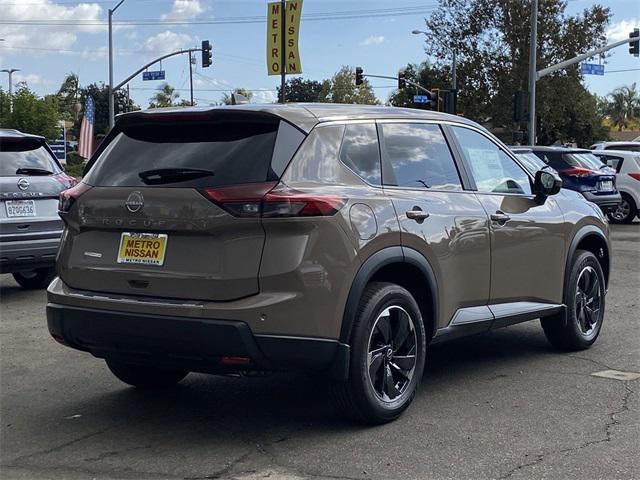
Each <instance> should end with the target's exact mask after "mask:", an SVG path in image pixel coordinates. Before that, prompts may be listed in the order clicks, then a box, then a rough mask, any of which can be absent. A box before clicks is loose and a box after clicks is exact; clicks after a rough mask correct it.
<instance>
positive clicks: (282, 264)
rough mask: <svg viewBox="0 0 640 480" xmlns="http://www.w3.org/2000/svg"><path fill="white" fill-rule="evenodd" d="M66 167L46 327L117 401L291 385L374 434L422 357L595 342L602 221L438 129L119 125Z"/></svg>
mask: <svg viewBox="0 0 640 480" xmlns="http://www.w3.org/2000/svg"><path fill="white" fill-rule="evenodd" d="M87 170H88V172H87V174H86V176H85V177H84V179H83V180H82V182H81V183H79V184H78V185H77V186H75V187H74V188H72V189H70V190H67V191H65V192H63V193H62V194H61V200H60V215H61V216H62V218H63V220H64V222H65V225H66V233H65V236H64V239H63V242H62V245H61V249H60V258H59V262H58V275H59V278H56V279H55V280H54V281H53V282H52V284H51V285H50V287H49V289H48V302H49V303H48V305H47V317H48V326H49V330H50V332H51V334H52V336H53V337H54V338H55V339H56V340H57V341H59V342H60V343H62V344H64V345H67V346H69V347H72V348H76V349H79V350H84V351H87V352H90V353H92V354H93V355H94V356H96V357H98V358H103V359H105V360H106V363H107V365H108V367H109V368H110V369H111V371H112V372H113V373H114V374H115V376H116V377H118V378H119V379H121V380H122V381H124V382H126V383H128V384H131V385H134V386H137V387H147V388H149V387H161V386H168V385H172V384H175V383H177V382H179V381H180V380H181V379H183V378H184V377H185V376H186V375H187V374H188V372H206V373H214V374H220V373H233V372H245V371H253V370H259V371H261V370H266V371H272V370H301V371H307V372H313V373H316V374H321V375H326V376H328V377H330V378H331V379H332V382H333V383H332V385H333V387H332V388H333V390H334V396H335V398H336V399H337V400H338V405H340V406H341V408H343V409H345V410H346V411H349V412H350V413H352V414H353V415H354V416H355V417H356V418H359V419H361V420H364V421H366V422H370V423H381V422H386V421H390V420H393V419H394V418H396V417H398V416H399V415H400V414H401V413H402V412H403V411H404V410H405V409H406V408H407V406H408V405H409V404H410V403H411V401H412V399H413V397H414V395H415V392H416V389H417V387H418V384H419V383H420V379H421V378H422V373H423V368H424V363H425V355H426V347H427V345H428V344H434V343H439V342H444V341H446V340H451V339H455V338H459V337H462V336H464V335H470V334H475V333H480V332H486V331H488V330H490V329H494V328H499V327H504V326H507V325H511V324H514V323H518V322H522V321H525V320H531V319H537V318H542V327H543V329H544V332H545V334H546V336H547V338H548V339H549V341H550V342H551V343H552V344H553V345H555V346H557V347H559V348H564V349H569V350H579V349H584V348H588V347H589V346H591V345H592V344H593V342H594V341H595V340H596V338H597V337H598V334H599V332H600V330H601V328H602V324H603V318H604V302H605V297H604V295H605V292H606V289H607V281H608V278H609V263H610V261H609V252H610V247H609V241H608V223H607V221H606V218H605V217H604V215H603V214H602V212H601V211H600V210H599V209H598V208H597V207H596V206H595V205H593V204H592V203H590V202H587V201H585V200H584V198H582V197H581V196H580V195H579V194H577V193H576V192H572V191H565V190H562V191H560V185H561V180H560V178H559V176H557V174H555V173H553V172H551V171H548V169H545V170H541V171H538V172H536V173H535V175H534V174H530V173H529V172H528V171H527V170H526V169H525V168H523V166H522V165H521V163H520V161H519V160H517V159H516V158H515V157H514V156H513V154H512V153H511V152H510V150H509V149H508V148H507V147H506V146H505V145H503V144H502V143H501V142H500V141H499V140H498V139H496V138H495V137H494V136H493V135H491V134H490V133H489V132H487V131H486V130H485V129H483V128H482V127H480V126H479V125H477V124H476V123H473V122H471V121H468V120H465V119H463V118H461V117H458V116H452V115H446V114H442V113H437V112H429V111H420V110H415V109H401V108H389V107H375V106H361V105H338V104H331V105H325V104H287V105H260V106H258V105H237V106H229V107H207V108H185V109H166V110H164V109H156V110H148V111H141V112H132V113H127V114H124V115H122V116H120V117H118V119H117V121H116V124H115V127H114V128H113V130H112V131H111V132H110V133H109V134H108V136H107V138H106V139H105V141H104V142H103V143H102V144H101V146H100V147H99V150H98V151H97V152H96V154H95V155H94V156H93V157H92V159H91V161H90V162H89V164H88V165H87ZM292 388H294V387H293V386H292Z"/></svg>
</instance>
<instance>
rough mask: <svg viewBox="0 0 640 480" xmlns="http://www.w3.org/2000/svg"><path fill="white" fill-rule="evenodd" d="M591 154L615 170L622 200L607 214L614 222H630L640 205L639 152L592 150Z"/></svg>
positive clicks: (637, 212)
mask: <svg viewBox="0 0 640 480" xmlns="http://www.w3.org/2000/svg"><path fill="white" fill-rule="evenodd" d="M593 154H594V155H595V156H596V157H598V158H599V159H600V160H601V161H602V162H603V163H605V164H606V165H608V166H609V167H611V168H613V169H614V170H615V171H616V187H617V189H618V191H619V192H620V195H621V196H622V202H621V203H620V205H619V206H618V208H617V209H616V210H613V211H610V212H609V213H608V214H607V215H608V217H609V219H610V220H611V221H612V222H614V223H631V222H633V219H634V218H636V216H638V214H639V210H638V208H639V207H640V153H636V152H630V151H624V150H594V151H593Z"/></svg>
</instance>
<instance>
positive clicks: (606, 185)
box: [598, 180, 613, 192]
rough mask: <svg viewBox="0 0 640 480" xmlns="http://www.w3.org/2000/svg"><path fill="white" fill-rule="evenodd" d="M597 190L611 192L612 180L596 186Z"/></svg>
mask: <svg viewBox="0 0 640 480" xmlns="http://www.w3.org/2000/svg"><path fill="white" fill-rule="evenodd" d="M598 190H600V191H602V192H610V191H612V190H613V180H604V181H602V182H600V184H599V185H598Z"/></svg>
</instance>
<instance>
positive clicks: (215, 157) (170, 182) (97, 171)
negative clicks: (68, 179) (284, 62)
mask: <svg viewBox="0 0 640 480" xmlns="http://www.w3.org/2000/svg"><path fill="white" fill-rule="evenodd" d="M279 123H280V122H279V120H278V119H275V118H274V119H257V120H251V121H247V120H243V121H241V122H240V121H225V122H223V121H202V120H200V121H197V122H184V121H183V122H180V123H173V122H161V123H160V122H153V123H150V122H145V123H144V124H139V125H129V126H125V127H123V129H122V131H120V132H119V133H118V134H117V135H116V136H115V137H114V138H113V139H112V140H111V142H110V143H109V144H108V145H107V147H106V148H105V149H104V151H103V152H102V153H101V154H100V156H99V157H98V158H97V160H96V162H95V164H94V165H93V167H92V168H91V170H90V171H89V173H88V174H87V176H86V177H85V180H84V181H85V182H86V183H88V184H89V185H94V186H115V187H137V186H140V187H143V186H144V187H153V186H157V187H196V188H197V187H216V186H223V185H234V184H240V183H256V182H265V181H268V180H277V175H276V173H275V172H274V171H273V170H272V168H271V158H272V155H273V151H274V145H275V141H276V136H277V132H278V127H279ZM149 179H152V180H149Z"/></svg>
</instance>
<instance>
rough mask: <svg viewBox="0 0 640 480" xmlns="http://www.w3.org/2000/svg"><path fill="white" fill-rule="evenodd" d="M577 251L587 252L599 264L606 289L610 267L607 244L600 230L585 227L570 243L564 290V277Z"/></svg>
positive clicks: (593, 227)
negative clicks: (593, 256)
mask: <svg viewBox="0 0 640 480" xmlns="http://www.w3.org/2000/svg"><path fill="white" fill-rule="evenodd" d="M577 250H588V251H590V252H591V253H593V254H594V255H595V256H596V258H597V259H598V262H600V266H601V267H602V272H603V274H604V281H605V287H606V288H608V285H609V270H610V267H611V257H610V249H609V242H608V241H607V237H606V236H605V234H604V233H603V232H602V230H601V229H600V228H598V227H596V226H595V225H586V226H584V227H582V228H581V229H580V230H578V232H577V233H576V234H575V235H574V237H573V239H572V240H571V243H570V244H569V250H568V252H567V260H566V265H565V288H566V277H567V274H568V272H569V271H570V269H571V262H573V258H574V256H575V254H576V251H577Z"/></svg>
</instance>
